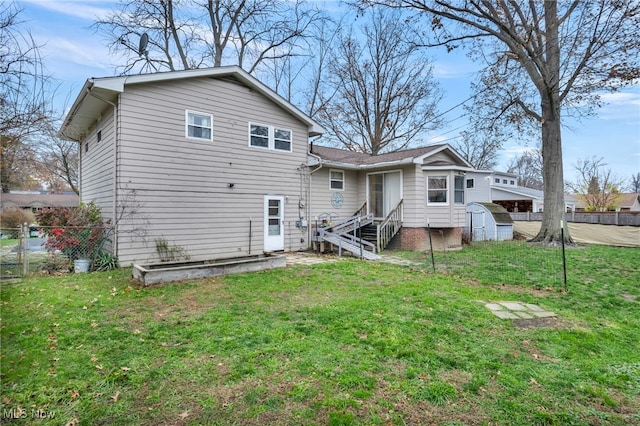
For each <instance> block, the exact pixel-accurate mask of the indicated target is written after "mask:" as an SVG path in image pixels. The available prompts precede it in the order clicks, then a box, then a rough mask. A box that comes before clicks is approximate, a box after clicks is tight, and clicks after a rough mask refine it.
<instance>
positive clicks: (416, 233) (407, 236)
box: [390, 227, 462, 251]
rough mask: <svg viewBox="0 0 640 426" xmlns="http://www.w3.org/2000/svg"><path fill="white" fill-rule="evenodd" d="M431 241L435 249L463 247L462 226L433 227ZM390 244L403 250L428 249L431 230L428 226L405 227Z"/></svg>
mask: <svg viewBox="0 0 640 426" xmlns="http://www.w3.org/2000/svg"><path fill="white" fill-rule="evenodd" d="M431 241H432V243H433V250H434V251H443V250H445V249H450V248H458V247H461V246H462V228H431ZM390 246H391V247H390V248H397V249H401V250H412V251H427V250H429V231H428V229H427V228H406V227H403V228H402V229H400V232H399V233H398V235H396V237H395V238H394V239H393V241H392V244H390Z"/></svg>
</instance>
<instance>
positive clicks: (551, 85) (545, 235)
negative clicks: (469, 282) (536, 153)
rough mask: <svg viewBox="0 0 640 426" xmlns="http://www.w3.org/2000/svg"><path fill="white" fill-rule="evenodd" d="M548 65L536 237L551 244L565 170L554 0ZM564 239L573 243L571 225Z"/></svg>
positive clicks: (556, 239)
mask: <svg viewBox="0 0 640 426" xmlns="http://www.w3.org/2000/svg"><path fill="white" fill-rule="evenodd" d="M544 12H545V13H544V15H545V16H544V18H545V37H546V44H545V59H546V61H545V65H546V67H545V69H544V70H543V72H542V73H541V76H542V78H543V80H544V84H538V85H537V86H538V90H539V92H540V101H541V102H540V106H541V112H542V178H543V181H544V215H543V217H542V225H541V226H540V232H539V233H538V235H536V237H535V238H534V239H533V241H537V242H542V243H545V244H549V245H554V244H559V243H561V242H562V225H561V224H562V223H564V213H565V203H564V173H563V170H562V137H561V128H560V43H559V39H558V10H557V3H556V2H555V0H549V1H545V3H544ZM564 240H565V242H568V243H572V242H573V241H572V240H571V236H570V235H569V230H568V228H565V233H564Z"/></svg>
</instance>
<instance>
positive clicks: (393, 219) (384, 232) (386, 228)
mask: <svg viewBox="0 0 640 426" xmlns="http://www.w3.org/2000/svg"><path fill="white" fill-rule="evenodd" d="M376 228H377V229H376V243H377V249H378V252H381V251H382V250H383V249H384V248H385V247H386V246H387V244H389V241H391V239H392V238H393V237H395V235H396V234H397V233H398V231H399V230H400V228H402V200H400V201H399V202H398V205H397V206H396V207H395V208H394V209H393V210H391V211H390V212H389V214H388V215H387V217H386V218H385V219H384V220H383V221H382V222H381V223H379V224H378V226H377V227H376Z"/></svg>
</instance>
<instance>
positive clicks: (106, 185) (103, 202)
mask: <svg viewBox="0 0 640 426" xmlns="http://www.w3.org/2000/svg"><path fill="white" fill-rule="evenodd" d="M113 124H114V117H113V107H111V106H110V105H107V104H105V110H104V111H103V113H102V117H101V118H100V120H98V121H97V122H96V124H95V126H94V127H93V128H92V129H91V130H90V131H89V133H88V134H87V136H86V137H85V138H84V140H83V141H82V143H81V144H80V147H79V151H80V156H81V162H80V201H81V202H83V203H86V204H88V203H90V202H93V203H95V204H96V205H97V206H98V207H100V210H101V212H102V217H104V218H105V219H106V220H110V219H112V218H113V185H114V181H113V179H114V176H113V170H114V168H113V158H114V157H113V147H114V143H115V133H114V125H113ZM98 132H102V133H101V134H102V138H101V140H100V142H98V139H97V134H98ZM87 144H88V146H89V149H88V151H86V150H85V146H86V145H87Z"/></svg>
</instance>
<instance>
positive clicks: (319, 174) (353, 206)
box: [309, 166, 366, 220]
mask: <svg viewBox="0 0 640 426" xmlns="http://www.w3.org/2000/svg"><path fill="white" fill-rule="evenodd" d="M331 170H342V171H343V172H344V190H343V191H336V190H333V189H331V188H330V187H329V172H330V171H331ZM335 192H339V193H341V194H342V200H343V203H342V207H340V208H335V207H333V206H332V205H331V200H332V197H333V194H334V193H335ZM310 193H311V197H310V198H311V214H310V216H309V217H310V219H311V220H314V219H315V218H316V217H320V216H321V215H332V216H335V217H337V218H339V219H345V218H348V217H351V216H353V214H354V213H355V212H356V211H357V210H358V209H359V208H360V207H362V205H363V204H364V202H365V200H366V194H365V192H364V187H363V186H362V183H361V179H360V176H359V173H358V172H357V171H354V170H343V169H339V168H336V167H331V166H323V168H321V169H319V170H318V171H316V172H314V173H313V174H312V175H311V191H310Z"/></svg>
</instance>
